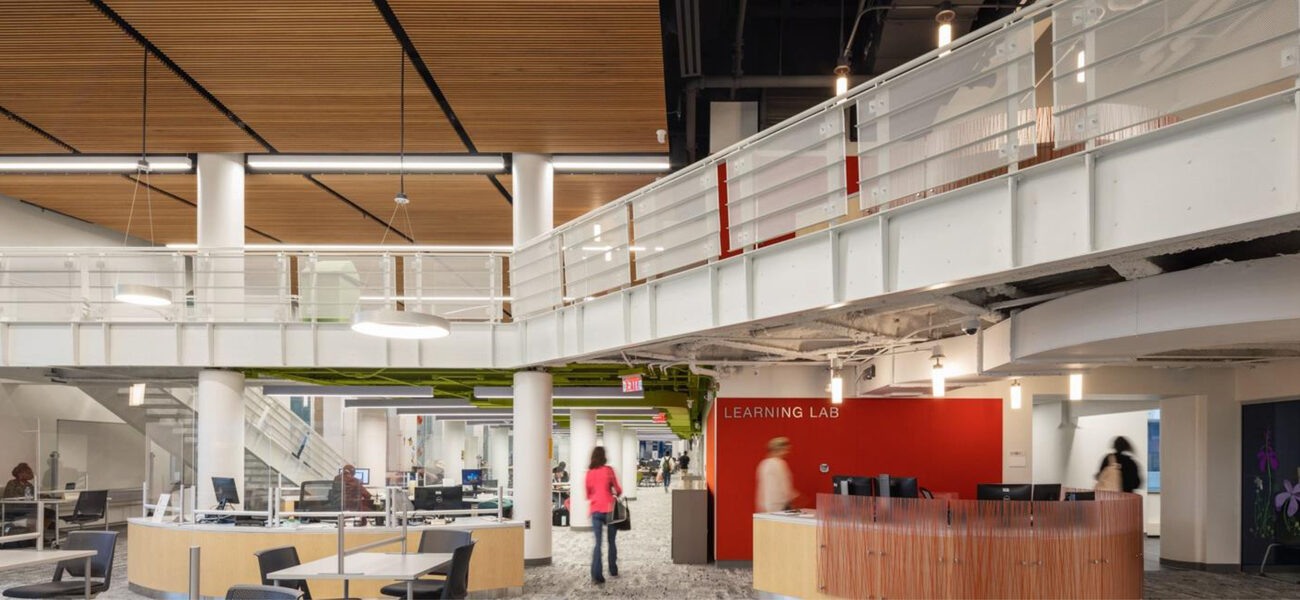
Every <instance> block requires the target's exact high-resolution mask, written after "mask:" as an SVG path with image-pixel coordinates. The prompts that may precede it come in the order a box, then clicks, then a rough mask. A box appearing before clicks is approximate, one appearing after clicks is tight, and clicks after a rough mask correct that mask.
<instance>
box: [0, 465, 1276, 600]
mask: <svg viewBox="0 0 1300 600" xmlns="http://www.w3.org/2000/svg"><path fill="white" fill-rule="evenodd" d="M671 508H672V507H671V502H670V501H669V497H668V495H667V494H664V493H663V491H662V490H652V489H648V488H643V489H641V490H639V494H638V499H637V500H636V501H635V502H632V522H633V528H632V530H631V531H627V532H621V533H619V537H618V548H619V571H620V576H619V577H610V576H609V575H608V573H606V579H607V583H605V584H604V585H603V586H597V585H595V584H593V583H591V575H590V567H591V546H592V534H591V532H589V531H585V532H582V531H570V530H569V529H568V528H556V529H555V530H554V534H553V538H552V544H553V548H554V557H553V561H554V562H553V564H551V565H550V566H546V567H537V568H531V569H528V571H527V574H526V579H525V584H524V595H523V597H525V598H599V597H609V598H752V597H754V596H755V594H754V592H753V588H752V587H751V585H752V577H751V573H750V571H748V570H746V569H719V568H717V567H714V566H711V565H700V566H696V565H674V564H672V559H671V557H670V556H669V548H670V547H671V539H670V537H671V533H670V529H669V527H668V526H667V523H669V521H670V518H671V515H670V513H671ZM1154 549H1155V546H1154V544H1152V545H1150V546H1149V549H1148V552H1151V551H1152V550H1154ZM1153 554H1154V552H1153ZM113 562H114V567H113V586H112V588H111V589H110V590H109V591H108V592H106V593H104V594H100V595H99V596H98V598H100V599H101V600H127V599H130V600H138V599H140V598H143V597H142V596H138V595H136V594H133V593H131V592H130V591H128V590H127V583H126V540H125V536H120V537H119V539H118V546H117V555H116V556H115V558H114V561H113ZM53 572H54V567H53V566H41V567H33V568H28V569H19V570H10V571H0V589H4V588H8V587H11V586H14V585H20V584H25V583H37V582H41V581H49V579H50V576H51V574H53ZM1296 579H1297V575H1296V574H1294V573H1283V574H1280V575H1279V576H1278V578H1265V577H1258V576H1254V575H1246V574H1220V573H1206V572H1201V571H1180V570H1170V569H1160V570H1155V571H1147V573H1146V586H1145V596H1146V597H1147V598H1294V599H1297V600H1300V584H1298V583H1296V582H1295V581H1296Z"/></svg>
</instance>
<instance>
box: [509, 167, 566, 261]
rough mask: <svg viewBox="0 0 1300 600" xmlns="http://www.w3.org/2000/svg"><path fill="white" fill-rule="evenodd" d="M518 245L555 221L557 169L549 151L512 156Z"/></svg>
mask: <svg viewBox="0 0 1300 600" xmlns="http://www.w3.org/2000/svg"><path fill="white" fill-rule="evenodd" d="M510 182H511V184H512V185H513V188H514V190H513V192H512V193H511V196H513V198H514V200H513V206H514V209H513V211H514V234H515V235H514V240H515V247H516V248H518V247H519V246H522V245H523V244H524V242H527V241H528V240H531V239H533V238H535V237H537V236H539V235H542V234H543V233H546V232H548V231H550V230H551V228H552V227H553V223H554V222H555V212H554V206H555V169H554V168H553V167H552V166H551V157H550V156H548V155H545V154H529V153H519V152H517V153H515V154H514V155H513V156H512V157H511V166H510Z"/></svg>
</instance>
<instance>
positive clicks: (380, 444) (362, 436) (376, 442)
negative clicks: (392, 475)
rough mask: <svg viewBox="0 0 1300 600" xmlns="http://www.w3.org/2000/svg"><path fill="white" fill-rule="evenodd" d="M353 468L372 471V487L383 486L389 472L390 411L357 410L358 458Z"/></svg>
mask: <svg viewBox="0 0 1300 600" xmlns="http://www.w3.org/2000/svg"><path fill="white" fill-rule="evenodd" d="M353 466H356V467H359V468H362V469H370V483H371V485H376V482H378V485H382V484H383V482H384V474H385V473H386V472H387V471H388V411H387V410H386V409H382V408H362V409H357V457H356V462H355V463H353Z"/></svg>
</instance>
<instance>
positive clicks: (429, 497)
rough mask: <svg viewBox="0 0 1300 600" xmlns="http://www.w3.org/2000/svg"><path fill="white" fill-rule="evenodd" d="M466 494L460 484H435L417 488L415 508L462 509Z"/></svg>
mask: <svg viewBox="0 0 1300 600" xmlns="http://www.w3.org/2000/svg"><path fill="white" fill-rule="evenodd" d="M463 499H464V494H463V493H462V492H461V487H460V486H458V485H435V486H426V487H418V488H415V510H460V509H462V508H464V502H463Z"/></svg>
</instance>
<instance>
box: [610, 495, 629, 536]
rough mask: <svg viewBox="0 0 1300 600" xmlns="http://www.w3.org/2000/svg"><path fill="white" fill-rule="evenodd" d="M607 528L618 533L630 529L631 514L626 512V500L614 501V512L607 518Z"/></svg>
mask: <svg viewBox="0 0 1300 600" xmlns="http://www.w3.org/2000/svg"><path fill="white" fill-rule="evenodd" d="M609 526H610V527H613V528H614V529H617V530H618V531H629V530H631V529H632V512H631V511H630V510H628V507H627V498H619V499H618V500H615V501H614V512H613V514H611V515H610V517H609Z"/></svg>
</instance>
